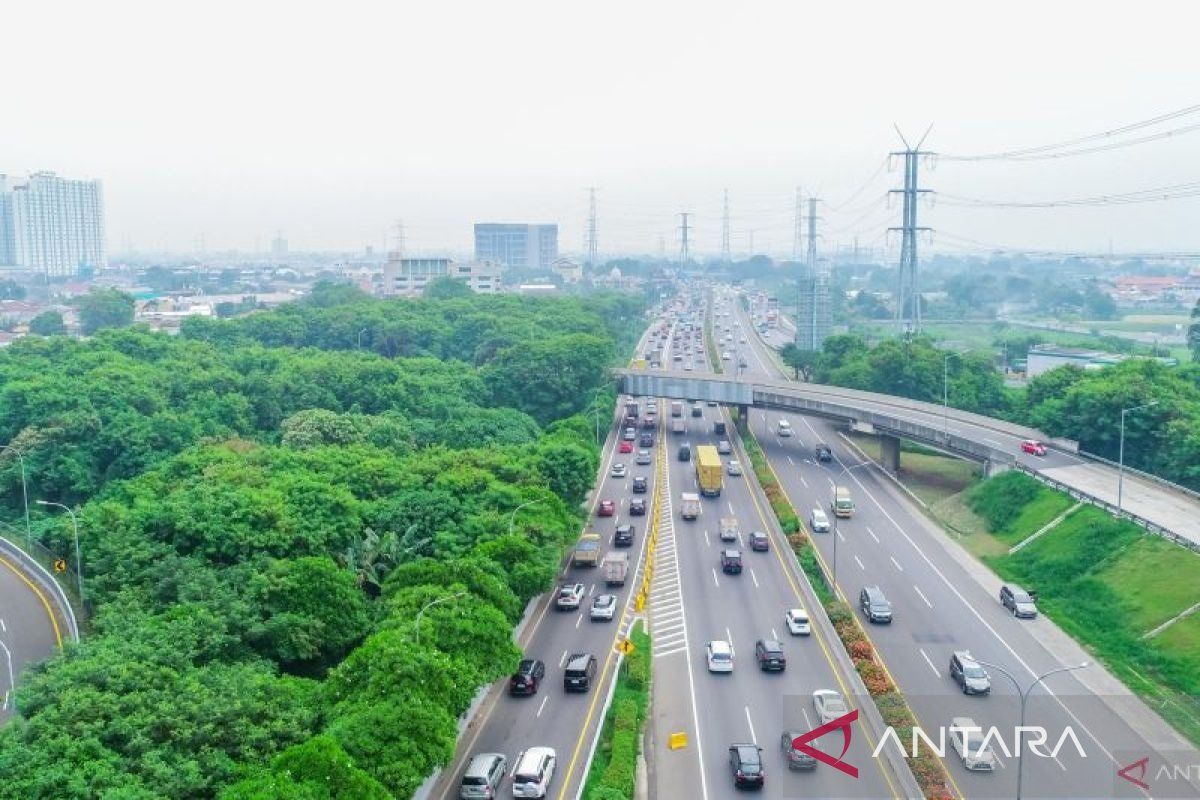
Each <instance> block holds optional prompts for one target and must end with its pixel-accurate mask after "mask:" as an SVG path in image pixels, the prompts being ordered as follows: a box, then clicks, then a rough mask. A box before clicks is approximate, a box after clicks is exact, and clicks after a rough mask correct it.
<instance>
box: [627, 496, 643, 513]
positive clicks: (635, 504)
mask: <svg viewBox="0 0 1200 800" xmlns="http://www.w3.org/2000/svg"><path fill="white" fill-rule="evenodd" d="M629 516H631V517H644V516H646V501H645V500H643V499H642V498H640V497H635V498H633V499H632V500H630V501H629Z"/></svg>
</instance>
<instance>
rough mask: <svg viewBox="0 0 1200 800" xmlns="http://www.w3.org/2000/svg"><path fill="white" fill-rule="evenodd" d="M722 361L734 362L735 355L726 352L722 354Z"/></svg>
mask: <svg viewBox="0 0 1200 800" xmlns="http://www.w3.org/2000/svg"><path fill="white" fill-rule="evenodd" d="M721 360H722V361H732V360H733V355H732V354H731V353H729V352H724V353H721Z"/></svg>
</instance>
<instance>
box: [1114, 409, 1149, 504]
mask: <svg viewBox="0 0 1200 800" xmlns="http://www.w3.org/2000/svg"><path fill="white" fill-rule="evenodd" d="M1156 405H1158V401H1157V400H1151V401H1150V402H1149V403H1143V404H1142V405H1140V406H1133V407H1131V408H1122V409H1121V446H1120V455H1119V456H1118V458H1117V511H1120V510H1121V502H1122V500H1124V495H1125V415H1126V414H1131V413H1133V412H1134V411H1141V410H1142V409H1143V408H1150V406H1156Z"/></svg>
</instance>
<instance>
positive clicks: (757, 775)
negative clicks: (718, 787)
mask: <svg viewBox="0 0 1200 800" xmlns="http://www.w3.org/2000/svg"><path fill="white" fill-rule="evenodd" d="M729 769H730V771H731V772H732V773H733V785H734V786H736V787H737V788H739V789H740V788H742V787H744V786H749V787H752V788H762V785H763V781H764V778H765V774H764V772H763V763H762V748H761V747H759V746H758V745H755V744H731V745H729Z"/></svg>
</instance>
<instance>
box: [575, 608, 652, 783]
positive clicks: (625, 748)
mask: <svg viewBox="0 0 1200 800" xmlns="http://www.w3.org/2000/svg"><path fill="white" fill-rule="evenodd" d="M629 640H630V641H631V642H633V647H634V649H633V652H632V653H630V654H629V655H627V656H625V658H624V660H623V661H622V662H621V671H620V672H619V673H618V674H617V688H616V690H615V691H614V692H613V700H612V705H610V706H609V707H608V713H607V714H606V715H605V717H604V726H603V727H602V728H601V730H600V743H599V745H598V746H597V747H596V756H595V758H593V759H592V766H591V769H590V770H588V776H587V782H586V783H585V784H584V790H583V796H584V797H585V798H587V800H622V798H624V800H629V798H632V797H633V792H634V784H635V781H636V775H637V757H638V751H639V750H640V747H639V744H638V743H639V742H640V740H641V738H642V728H643V726H645V724H646V715H647V709H648V707H649V703H650V656H651V651H650V635H649V634H647V633H646V632H645V630H644V629H643V627H642V625H641V623H635V624H634V626H633V628H632V629H631V630H630V633H629Z"/></svg>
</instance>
